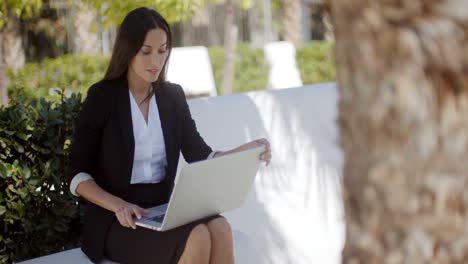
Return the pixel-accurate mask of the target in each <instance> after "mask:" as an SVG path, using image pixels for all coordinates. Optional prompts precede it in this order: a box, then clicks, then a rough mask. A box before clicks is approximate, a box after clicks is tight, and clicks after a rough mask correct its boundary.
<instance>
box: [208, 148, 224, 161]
mask: <svg viewBox="0 0 468 264" xmlns="http://www.w3.org/2000/svg"><path fill="white" fill-rule="evenodd" d="M219 152H221V151H220V150H215V151H213V152H211V153H210V155H208V157H207V158H206V159H207V160H209V159H212V158H214V156H215V155H216V154H217V153H219Z"/></svg>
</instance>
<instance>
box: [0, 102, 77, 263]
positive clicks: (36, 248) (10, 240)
mask: <svg viewBox="0 0 468 264" xmlns="http://www.w3.org/2000/svg"><path fill="white" fill-rule="evenodd" d="M61 98H62V101H61V102H59V103H51V102H47V101H45V100H44V99H43V98H41V100H39V101H38V102H35V103H32V104H29V103H28V104H26V103H25V102H24V101H23V100H19V101H14V102H13V103H12V104H11V105H10V106H9V107H7V108H5V107H1V108H0V178H1V180H0V229H1V235H0V263H4V262H8V263H10V262H12V261H21V260H25V259H29V258H33V257H38V256H41V255H46V254H50V253H53V252H57V251H61V250H65V249H69V248H74V247H77V246H79V236H80V231H81V230H80V228H81V223H80V222H81V221H80V206H79V203H78V201H77V200H76V199H75V198H74V197H73V196H72V195H71V194H70V193H69V191H68V188H69V187H68V184H67V181H66V180H65V175H64V172H65V167H66V164H65V160H66V157H67V156H68V151H69V144H70V140H71V136H72V131H73V123H74V120H75V119H76V117H77V114H78V112H79V109H80V107H81V95H76V94H72V96H71V97H69V98H65V97H64V96H63V97H61Z"/></svg>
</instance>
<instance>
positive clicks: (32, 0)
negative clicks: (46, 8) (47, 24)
mask: <svg viewBox="0 0 468 264" xmlns="http://www.w3.org/2000/svg"><path fill="white" fill-rule="evenodd" d="M5 2H6V7H5V6H4V2H3V1H0V29H1V28H2V27H3V26H4V25H5V23H6V20H7V19H8V18H7V17H6V15H7V13H8V15H10V16H11V15H13V16H15V17H17V18H21V19H28V18H31V17H33V16H34V15H36V14H38V13H39V10H41V7H42V2H43V1H42V0H6V1H5ZM5 11H6V12H5Z"/></svg>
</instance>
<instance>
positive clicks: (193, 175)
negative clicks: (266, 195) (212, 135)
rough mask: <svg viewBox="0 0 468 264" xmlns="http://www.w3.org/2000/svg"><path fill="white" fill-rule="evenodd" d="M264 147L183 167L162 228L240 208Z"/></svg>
mask: <svg viewBox="0 0 468 264" xmlns="http://www.w3.org/2000/svg"><path fill="white" fill-rule="evenodd" d="M263 151H264V146H261V147H258V148H253V149H249V150H246V151H241V152H237V153H234V154H230V155H226V156H221V157H217V158H213V159H209V160H203V161H199V162H194V163H190V164H187V165H186V166H184V167H183V168H182V170H181V172H180V175H179V177H178V180H177V182H176V183H175V186H174V189H173V192H172V195H171V199H170V201H169V206H168V209H167V211H166V216H165V217H164V221H163V224H162V226H161V230H162V231H165V230H169V229H172V228H175V227H178V226H181V225H184V224H187V223H190V222H193V221H195V220H198V219H201V218H204V217H208V216H211V215H215V214H219V213H223V212H226V211H229V210H232V209H236V208H239V207H241V206H242V205H243V204H244V202H245V201H246V199H247V196H248V194H249V192H250V189H251V187H252V183H253V181H254V179H255V176H256V175H257V171H258V167H259V164H260V160H259V155H260V153H262V152H263Z"/></svg>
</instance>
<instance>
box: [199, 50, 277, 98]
mask: <svg viewBox="0 0 468 264" xmlns="http://www.w3.org/2000/svg"><path fill="white" fill-rule="evenodd" d="M208 52H209V54H210V59H211V65H212V68H213V75H214V79H215V83H216V90H217V92H218V94H219V95H220V94H221V90H222V86H221V83H222V76H223V63H224V50H223V47H210V48H209V49H208ZM267 83H268V65H267V64H266V62H265V59H264V54H263V50H262V49H253V48H250V47H249V46H248V45H247V44H240V45H238V46H237V48H236V56H235V73H234V84H233V89H232V91H233V93H242V92H248V91H252V90H263V89H265V88H266V86H267Z"/></svg>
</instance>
